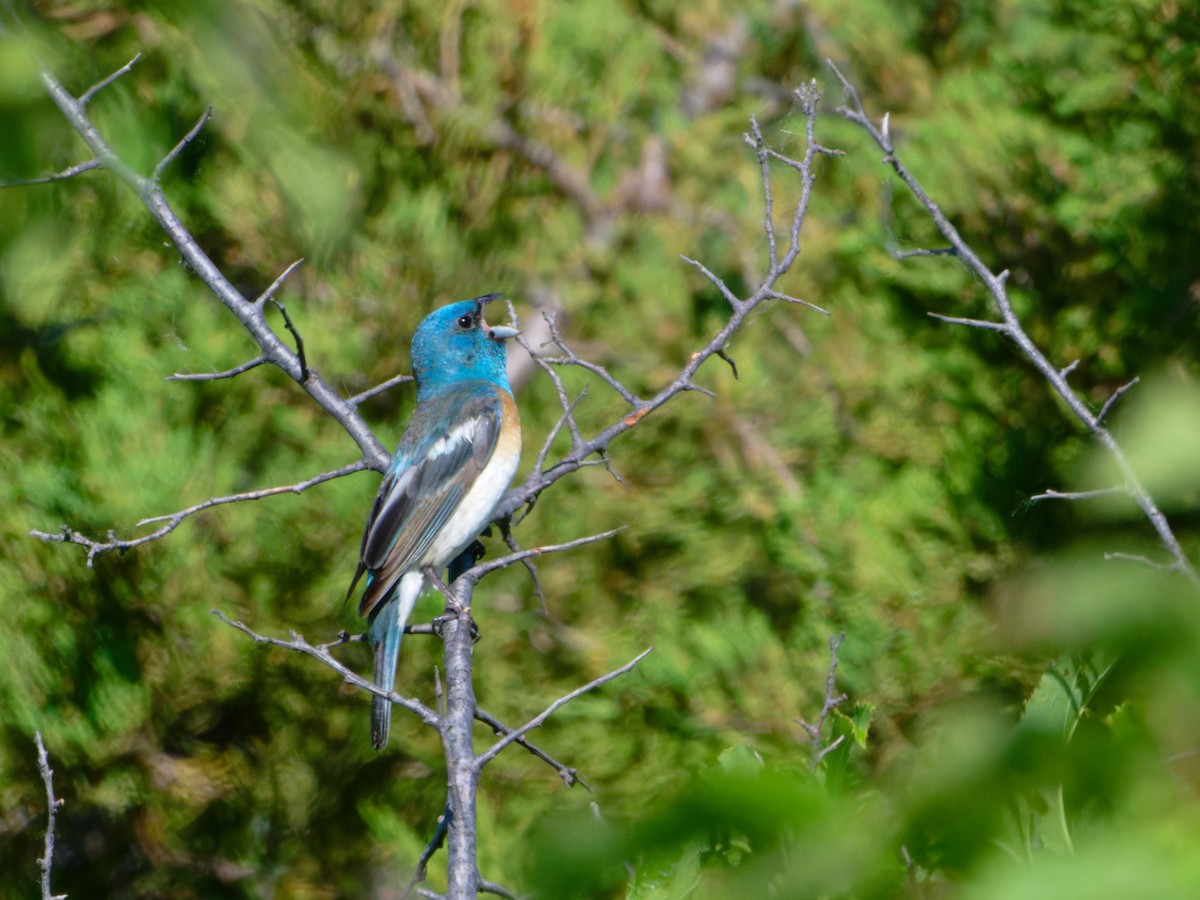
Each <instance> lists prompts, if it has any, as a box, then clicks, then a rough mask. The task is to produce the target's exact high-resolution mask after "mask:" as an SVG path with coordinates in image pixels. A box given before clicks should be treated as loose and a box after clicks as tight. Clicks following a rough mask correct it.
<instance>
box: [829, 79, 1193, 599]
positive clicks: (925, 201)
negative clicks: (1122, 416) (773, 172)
mask: <svg viewBox="0 0 1200 900" xmlns="http://www.w3.org/2000/svg"><path fill="white" fill-rule="evenodd" d="M826 62H827V63H828V65H829V67H830V68H831V69H832V70H833V73H834V75H836V76H837V79H838V81H840V82H841V84H842V88H843V90H844V91H845V94H846V97H847V99H848V101H849V105H844V106H839V107H838V110H837V111H838V112H839V113H840V114H841V115H842V116H843V117H845V118H846V119H848V120H850V121H851V122H853V123H854V124H856V125H858V126H859V127H860V128H862V129H863V130H864V131H865V132H867V134H869V135H870V136H871V139H872V140H874V141H875V143H876V144H877V145H878V146H879V147H880V149H882V150H883V151H884V153H886V154H887V155H886V156H885V157H884V160H883V161H884V162H885V163H887V164H888V165H890V166H891V167H892V170H893V171H894V172H895V173H896V175H897V177H898V178H899V179H900V181H901V182H903V184H904V186H905V187H907V188H908V190H909V191H910V192H911V193H912V195H913V196H914V197H915V198H916V199H917V201H918V202H919V203H920V204H921V206H923V207H924V208H925V211H926V212H927V213H928V214H929V217H930V218H931V219H932V220H933V223H934V225H935V226H936V227H937V229H938V231H939V232H940V233H941V235H942V237H944V238H945V239H946V240H947V241H949V242H950V246H951V249H952V250H953V254H952V255H953V256H955V257H957V258H958V259H960V260H961V261H962V262H963V263H964V264H965V265H966V266H967V268H968V269H970V271H971V272H973V273H974V274H975V277H976V278H978V279H979V280H980V281H981V282H982V283H983V285H984V287H985V288H986V289H987V292H988V294H989V295H990V296H991V299H992V303H993V306H994V307H995V310H996V312H997V313H998V314H999V321H985V320H979V319H959V318H955V317H950V316H941V315H937V314H931V315H934V316H935V318H938V319H941V320H942V321H945V322H951V323H954V324H960V325H967V326H970V327H973V328H984V329H987V330H989V331H997V332H1000V333H1001V334H1003V335H1004V336H1005V337H1007V338H1009V340H1011V341H1013V343H1015V344H1016V345H1017V347H1018V348H1019V349H1020V351H1021V353H1022V354H1024V356H1025V358H1026V359H1028V360H1029V361H1030V362H1031V363H1032V364H1033V367H1034V368H1035V369H1037V371H1038V372H1039V373H1040V374H1041V376H1042V377H1043V378H1044V379H1046V381H1047V382H1048V383H1049V384H1050V387H1051V388H1053V390H1054V392H1055V393H1056V394H1058V396H1059V397H1061V398H1062V400H1063V402H1065V403H1066V404H1067V407H1068V408H1069V409H1070V410H1071V412H1072V413H1074V415H1075V417H1076V418H1077V419H1079V421H1080V422H1082V423H1083V425H1084V427H1085V428H1086V429H1087V430H1088V431H1089V432H1090V433H1091V434H1092V436H1093V437H1094V438H1095V439H1096V440H1097V441H1098V442H1099V443H1100V445H1101V446H1102V447H1104V449H1105V450H1106V451H1107V452H1108V454H1109V456H1111V457H1112V459H1113V461H1114V462H1115V463H1116V465H1117V468H1118V469H1119V470H1120V472H1121V476H1122V478H1123V479H1124V480H1125V484H1126V487H1127V490H1128V492H1129V494H1130V496H1131V497H1133V499H1134V502H1135V503H1137V505H1138V507H1139V508H1140V509H1141V510H1142V513H1143V514H1144V515H1145V516H1146V518H1147V519H1148V520H1149V522H1150V524H1151V526H1152V527H1153V528H1154V531H1155V533H1156V534H1157V535H1158V540H1159V543H1161V544H1162V546H1163V549H1165V550H1166V551H1167V553H1168V555H1169V556H1170V557H1171V560H1172V561H1171V563H1170V565H1169V566H1168V568H1171V569H1174V570H1175V571H1178V572H1182V573H1183V574H1184V575H1185V576H1186V577H1187V578H1188V579H1190V580H1191V581H1193V582H1196V581H1197V580H1198V579H1197V577H1196V572H1195V570H1194V569H1193V568H1192V564H1191V562H1190V561H1189V560H1188V558H1187V556H1186V555H1184V552H1183V549H1182V548H1181V547H1180V545H1179V541H1178V539H1177V538H1176V537H1175V533H1174V532H1173V531H1172V530H1171V526H1170V524H1169V523H1168V522H1167V517H1166V516H1165V515H1163V512H1162V510H1160V509H1159V508H1158V504H1157V503H1156V502H1155V501H1154V498H1153V497H1151V496H1150V493H1149V492H1148V491H1147V490H1146V489H1145V487H1144V486H1143V485H1142V482H1141V479H1139V478H1138V476H1137V473H1136V472H1135V471H1134V470H1133V466H1132V465H1130V463H1129V460H1128V459H1127V458H1126V456H1125V453H1124V451H1123V450H1122V449H1121V447H1120V445H1119V444H1118V443H1117V440H1116V438H1115V437H1113V435H1112V432H1110V431H1109V430H1108V429H1107V428H1106V427H1105V426H1104V423H1103V420H1104V416H1105V414H1107V413H1108V411H1109V410H1110V409H1111V407H1112V404H1113V403H1114V402H1116V400H1117V399H1118V398H1119V397H1120V396H1121V395H1122V394H1124V393H1125V391H1127V390H1128V389H1129V388H1130V387H1132V386H1133V383H1134V382H1131V383H1130V384H1128V385H1125V386H1124V387H1122V388H1120V389H1119V390H1118V391H1117V392H1116V393H1115V394H1114V395H1113V396H1112V397H1110V398H1109V401H1108V402H1107V403H1105V404H1104V408H1103V409H1101V411H1100V412H1099V413H1093V412H1092V410H1091V408H1090V407H1089V406H1088V405H1087V403H1085V402H1084V400H1083V399H1082V398H1081V397H1080V396H1079V395H1078V394H1076V393H1075V391H1074V389H1073V388H1072V387H1071V386H1070V384H1069V383H1068V382H1067V376H1068V375H1069V374H1070V372H1071V370H1072V369H1074V367H1075V364H1074V363H1072V364H1071V365H1070V366H1067V367H1066V368H1059V367H1057V366H1055V365H1053V364H1052V363H1051V362H1050V361H1049V360H1048V359H1047V358H1046V355H1045V354H1044V353H1042V351H1041V350H1040V349H1039V348H1038V347H1037V345H1036V344H1034V343H1033V340H1032V339H1031V338H1030V337H1029V335H1028V334H1027V333H1026V332H1025V329H1024V327H1022V325H1021V322H1020V320H1019V319H1018V318H1017V314H1016V313H1015V312H1014V311H1013V308H1012V304H1011V302H1010V301H1009V298H1008V289H1007V286H1006V283H1007V281H1008V272H1007V271H1003V272H999V273H994V272H992V270H991V269H990V268H988V266H987V265H986V264H985V263H984V262H983V260H982V259H980V257H979V255H978V254H977V253H976V252H975V251H974V250H972V249H971V247H970V245H969V244H968V243H967V242H966V241H965V240H964V239H963V237H962V235H960V234H959V233H958V230H957V229H956V228H955V227H954V225H952V224H951V222H950V220H949V219H948V218H947V217H946V214H945V213H944V212H942V209H941V207H939V206H938V205H937V203H935V202H934V201H933V199H932V198H931V197H930V196H929V194H928V193H927V192H926V191H925V189H924V187H922V186H921V183H920V182H919V181H918V180H917V178H916V176H915V175H913V174H912V172H910V171H909V170H908V168H907V167H906V166H905V165H904V163H903V162H902V161H901V160H900V156H899V155H898V154H897V152H896V149H895V147H894V146H893V145H892V139H891V135H890V133H889V131H888V127H887V125H888V117H887V116H884V119H883V122H882V123H881V127H876V126H875V124H874V123H873V122H872V121H871V119H870V117H869V116H868V115H867V114H866V111H865V110H864V109H863V105H862V102H861V101H860V100H859V97H858V92H857V91H856V90H855V89H854V86H853V85H852V84H851V83H850V81H849V80H848V79H847V78H846V76H845V75H843V74H842V73H841V71H840V70H839V69H838V67H837V66H836V65H834V64H833V62H832V61H831V60H827V61H826Z"/></svg>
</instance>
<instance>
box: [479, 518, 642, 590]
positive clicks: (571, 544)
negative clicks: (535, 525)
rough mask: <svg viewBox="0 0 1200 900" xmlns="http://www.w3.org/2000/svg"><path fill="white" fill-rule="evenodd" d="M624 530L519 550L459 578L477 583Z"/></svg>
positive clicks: (619, 529) (616, 529) (488, 562)
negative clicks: (534, 559) (514, 566)
mask: <svg viewBox="0 0 1200 900" xmlns="http://www.w3.org/2000/svg"><path fill="white" fill-rule="evenodd" d="M623 530H624V526H622V527H621V528H613V529H611V530H609V531H602V532H600V533H599V534H589V535H588V536H587V537H581V538H575V540H573V541H567V542H566V543H562V544H547V545H545V546H543V547H531V548H529V549H528V550H518V551H517V552H516V553H510V554H508V555H507V556H500V557H497V558H496V559H492V560H488V561H487V562H483V563H479V564H477V565H475V566H473V567H472V568H470V569H468V570H467V571H466V572H464V573H463V574H462V575H461V576H459V577H460V578H467V579H470V580H471V582H472V583H475V582H478V581H479V579H480V578H482V577H483V576H484V575H486V574H488V573H489V572H495V571H496V570H497V569H503V568H505V567H507V566H511V565H512V564H513V563H515V562H521V561H523V560H526V559H530V558H532V557H535V556H545V555H546V554H547V553H562V552H563V551H564V550H574V549H575V548H576V547H582V546H584V545H585V544H594V543H596V542H597V541H604V540H608V538H610V537H612V536H613V535H615V534H618V533H620V532H621V531H623Z"/></svg>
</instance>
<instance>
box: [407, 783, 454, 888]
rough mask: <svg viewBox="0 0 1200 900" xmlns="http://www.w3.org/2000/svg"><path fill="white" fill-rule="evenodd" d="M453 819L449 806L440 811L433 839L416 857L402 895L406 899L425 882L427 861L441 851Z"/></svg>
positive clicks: (427, 867) (427, 868)
mask: <svg viewBox="0 0 1200 900" xmlns="http://www.w3.org/2000/svg"><path fill="white" fill-rule="evenodd" d="M452 818H454V813H453V812H452V811H451V809H450V806H449V804H447V805H446V807H445V808H444V809H443V810H442V814H441V815H440V816H438V817H437V827H436V828H434V830H433V837H431V838H430V839H429V843H427V844H426V845H425V849H424V850H422V851H421V855H420V856H419V857H417V867H416V869H414V870H413V874H412V878H410V879H409V880H408V887H407V888H405V890H404V893H403V895H401V896H402V897H404V898H407V897H408V896H409V895H410V894H411V893H412V892H413V889H414V888H415V887H416V886H417V885H418V884H420V883H421V882H422V881H424V880H425V876H426V874H427V873H428V870H429V861H430V860H431V859H433V854H435V853H437V852H438V850H440V849H442V847H443V846H445V843H446V833H447V832H448V831H449V830H450V820H451V819H452Z"/></svg>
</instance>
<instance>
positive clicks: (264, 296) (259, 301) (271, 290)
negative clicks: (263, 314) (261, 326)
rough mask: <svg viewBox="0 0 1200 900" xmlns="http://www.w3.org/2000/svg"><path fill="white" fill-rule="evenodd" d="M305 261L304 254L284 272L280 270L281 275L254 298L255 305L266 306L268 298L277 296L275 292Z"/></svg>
mask: <svg viewBox="0 0 1200 900" xmlns="http://www.w3.org/2000/svg"><path fill="white" fill-rule="evenodd" d="M303 262H304V257H303V256H302V257H300V258H299V259H298V260H296V261H295V262H294V263H292V264H291V265H290V266H288V267H287V268H286V269H284V270H283V271H282V272H280V273H279V277H278V278H276V279H275V280H274V281H272V282H271V284H270V286H269V287H268V288H267V289H266V290H265V291H263V292H262V293H261V294H259V295H258V296H257V297H255V298H254V305H255V306H257V307H260V308H261V307H262V306H264V305H265V304H266V302H267V301H268V300H270V299H271V298H272V297H274V296H275V292H276V291H277V290H279V289H280V288H281V287H282V286H283V283H284V282H285V281H287V278H288V276H289V275H291V274H292V273H293V272H295V271H296V269H298V268H300V266H301V264H302V263H303Z"/></svg>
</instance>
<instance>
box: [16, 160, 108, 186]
mask: <svg viewBox="0 0 1200 900" xmlns="http://www.w3.org/2000/svg"><path fill="white" fill-rule="evenodd" d="M102 168H104V163H102V162H100V160H98V159H89V160H88V161H87V162H81V163H79V164H77V165H74V166H71V167H70V168H69V169H63V170H62V171H61V172H56V173H55V174H53V175H41V176H39V177H37V178H18V179H16V180H14V181H4V182H0V188H6V187H28V186H30V185H33V184H50V183H51V182H54V181H66V180H67V179H68V178H74V177H75V176H76V175H81V174H83V173H84V172H90V171H92V170H93V169H102Z"/></svg>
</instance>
